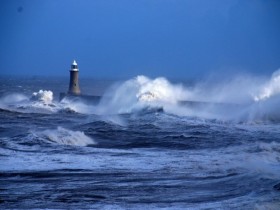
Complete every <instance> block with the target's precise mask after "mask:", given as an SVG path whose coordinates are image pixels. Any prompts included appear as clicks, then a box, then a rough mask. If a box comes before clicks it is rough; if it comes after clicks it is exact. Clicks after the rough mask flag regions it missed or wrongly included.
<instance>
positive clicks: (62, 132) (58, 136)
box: [41, 127, 95, 146]
mask: <svg viewBox="0 0 280 210" xmlns="http://www.w3.org/2000/svg"><path fill="white" fill-rule="evenodd" d="M41 135H42V136H43V137H45V138H46V139H47V140H48V141H51V142H54V143H58V144H63V145H74V146H87V145H91V144H95V142H94V141H93V140H92V139H91V138H90V137H88V136H86V135H85V134H84V132H81V131H71V130H68V129H65V128H62V127H58V128H57V129H55V130H45V131H43V132H42V133H41Z"/></svg>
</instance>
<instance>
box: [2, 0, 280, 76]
mask: <svg viewBox="0 0 280 210" xmlns="http://www.w3.org/2000/svg"><path fill="white" fill-rule="evenodd" d="M0 28H1V33H0V61H1V70H0V71H1V73H0V74H6V75H7V74H8V75H49V76H56V75H59V76H63V75H67V76H68V70H69V68H70V65H71V63H72V61H73V59H76V60H77V62H78V65H79V68H80V75H81V76H83V77H99V78H106V77H109V78H114V77H118V78H120V77H122V78H123V77H125V78H130V77H133V76H136V75H140V74H141V75H147V76H150V77H157V76H165V77H168V78H195V77H203V76H205V75H208V74H211V73H213V72H216V73H219V72H221V73H225V72H230V73H232V72H239V71H240V72H249V73H253V74H267V75H268V74H271V73H272V72H273V71H275V70H277V69H278V68H280V1H279V0H117V1H116V0H44V1H38V0H1V1H0Z"/></svg>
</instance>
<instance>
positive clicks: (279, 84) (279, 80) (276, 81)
mask: <svg viewBox="0 0 280 210" xmlns="http://www.w3.org/2000/svg"><path fill="white" fill-rule="evenodd" d="M279 93H280V69H279V70H277V71H276V72H274V73H273V74H272V77H271V79H270V81H269V82H267V83H266V84H265V85H264V86H263V87H262V89H261V91H260V93H259V94H258V95H256V96H255V97H254V100H255V101H263V100H267V99H269V98H270V97H272V96H274V95H277V94H279Z"/></svg>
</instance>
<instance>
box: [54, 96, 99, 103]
mask: <svg viewBox="0 0 280 210" xmlns="http://www.w3.org/2000/svg"><path fill="white" fill-rule="evenodd" d="M101 98H102V96H92V95H73V94H69V93H60V94H59V101H62V100H63V99H69V100H72V101H78V100H82V101H85V102H87V103H90V104H98V103H99V102H100V100H101Z"/></svg>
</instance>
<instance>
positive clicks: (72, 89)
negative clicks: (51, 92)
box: [68, 60, 81, 95]
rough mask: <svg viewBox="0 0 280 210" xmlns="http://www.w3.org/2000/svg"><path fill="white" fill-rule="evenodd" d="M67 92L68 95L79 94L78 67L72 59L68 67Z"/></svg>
mask: <svg viewBox="0 0 280 210" xmlns="http://www.w3.org/2000/svg"><path fill="white" fill-rule="evenodd" d="M68 94H70V95H80V94H81V91H80V87H79V69H78V64H77V62H76V61H75V60H74V61H73V63H72V65H71V69H70V82H69V89H68Z"/></svg>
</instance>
